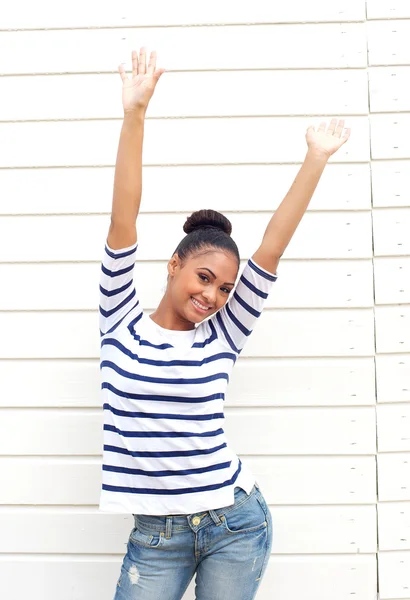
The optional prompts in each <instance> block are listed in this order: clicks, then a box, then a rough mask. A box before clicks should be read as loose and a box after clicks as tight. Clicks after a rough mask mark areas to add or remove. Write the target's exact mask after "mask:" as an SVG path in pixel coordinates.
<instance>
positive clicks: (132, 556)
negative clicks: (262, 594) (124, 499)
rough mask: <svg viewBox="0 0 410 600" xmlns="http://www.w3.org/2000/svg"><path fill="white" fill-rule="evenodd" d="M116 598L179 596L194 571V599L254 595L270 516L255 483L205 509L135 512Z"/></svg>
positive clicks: (247, 599)
mask: <svg viewBox="0 0 410 600" xmlns="http://www.w3.org/2000/svg"><path fill="white" fill-rule="evenodd" d="M134 519H135V527H134V529H133V530H132V531H131V534H130V537H129V540H128V546H127V553H126V555H125V557H124V560H123V563H122V567H121V575H120V578H119V580H118V583H117V588H116V593H115V597H114V600H181V598H182V596H183V595H184V593H185V590H186V589H187V587H188V585H189V583H190V581H191V579H192V578H193V576H194V575H195V573H196V588H195V597H196V598H197V600H252V599H253V598H255V594H256V591H257V589H258V587H259V584H260V581H261V579H262V576H263V574H264V572H265V569H266V566H267V563H268V560H269V555H270V550H271V545H272V519H271V514H270V511H269V508H268V506H267V504H266V502H265V500H264V498H263V496H262V493H261V491H260V490H259V488H258V487H257V486H255V487H254V488H253V490H252V491H251V493H250V494H249V495H247V494H246V492H245V491H244V490H242V489H241V488H235V503H234V504H232V506H227V507H225V508H221V509H217V510H210V511H209V512H205V513H196V514H192V515H186V516H185V515H183V516H181V515H179V516H169V517H167V516H158V517H157V516H148V515H134Z"/></svg>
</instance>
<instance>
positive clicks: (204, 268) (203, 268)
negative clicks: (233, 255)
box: [198, 267, 235, 285]
mask: <svg viewBox="0 0 410 600" xmlns="http://www.w3.org/2000/svg"><path fill="white" fill-rule="evenodd" d="M198 268H199V269H202V270H203V271H209V273H210V274H211V275H212V277H213V278H214V279H216V275H215V273H212V271H211V269H208V267H198ZM223 285H235V284H234V283H227V282H225V283H224V284H223Z"/></svg>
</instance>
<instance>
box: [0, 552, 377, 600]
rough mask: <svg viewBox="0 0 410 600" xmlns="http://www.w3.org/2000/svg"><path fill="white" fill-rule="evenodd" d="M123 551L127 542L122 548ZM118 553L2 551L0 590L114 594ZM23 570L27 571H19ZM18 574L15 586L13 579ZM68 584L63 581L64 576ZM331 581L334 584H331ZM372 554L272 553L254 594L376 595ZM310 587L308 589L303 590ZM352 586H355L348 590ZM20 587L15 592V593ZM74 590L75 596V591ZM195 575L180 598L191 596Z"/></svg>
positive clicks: (41, 596)
mask: <svg viewBox="0 0 410 600" xmlns="http://www.w3.org/2000/svg"><path fill="white" fill-rule="evenodd" d="M123 552H125V547H124V548H123ZM121 560H122V557H121V556H118V557H111V556H109V557H105V556H103V555H101V556H100V557H98V556H93V557H88V558H87V560H84V559H83V558H78V557H76V556H73V557H70V556H62V557H55V558H53V559H51V558H50V557H47V556H36V555H32V556H27V555H26V556H21V557H20V556H18V555H15V556H6V557H4V556H2V557H1V559H0V592H1V595H2V597H4V598H8V600H21V597H22V595H26V596H27V597H30V599H31V600H55V599H56V598H58V600H73V598H75V599H76V600H89V599H90V598H93V597H97V598H99V600H112V597H113V594H114V593H115V585H116V582H117V579H118V577H119V574H120V568H121ZM22 572H24V574H25V577H22V576H21V573H22ZM17 580H19V585H18V590H17V589H16V581H17ZM64 581H65V582H67V581H69V582H70V585H62V582H64ZM335 583H336V584H337V585H335ZM376 588H377V567H376V556H375V555H374V556H371V555H363V556H360V555H354V556H353V555H340V556H338V555H336V556H334V555H328V556H314V555H311V556H289V555H285V556H272V557H271V558H270V561H269V564H268V567H267V570H266V574H265V576H264V579H263V580H262V583H261V586H260V588H259V590H258V600H272V597H273V598H277V599H278V600H294V598H300V597H301V596H303V597H304V598H306V600H328V599H329V598H330V597H331V598H332V600H346V598H348V597H349V595H351V594H355V595H356V596H357V597H358V598H360V600H374V598H375V597H376V595H377V589H376ZM307 590H308V593H306V592H307ZM352 590H353V592H352ZM16 591H18V594H19V595H18V596H17V595H13V594H15V592H16ZM73 594H74V596H73ZM194 598H195V593H194V581H193V582H192V584H191V585H190V586H189V588H188V591H187V593H186V594H185V595H184V600H194Z"/></svg>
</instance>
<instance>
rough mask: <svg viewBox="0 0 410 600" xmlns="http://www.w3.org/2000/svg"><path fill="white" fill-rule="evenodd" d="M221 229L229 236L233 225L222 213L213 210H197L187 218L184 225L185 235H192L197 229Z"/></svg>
mask: <svg viewBox="0 0 410 600" xmlns="http://www.w3.org/2000/svg"><path fill="white" fill-rule="evenodd" d="M207 228H213V229H220V230H221V231H223V232H224V233H226V234H227V235H231V233H232V225H231V222H230V220H229V219H227V218H226V217H225V215H223V214H222V213H220V212H217V211H216V210H211V209H203V210H197V211H195V212H193V213H192V215H191V216H190V217H188V218H187V220H186V221H185V224H184V231H185V233H191V232H192V231H195V230H196V229H207Z"/></svg>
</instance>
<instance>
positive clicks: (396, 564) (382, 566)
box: [378, 552, 410, 600]
mask: <svg viewBox="0 0 410 600" xmlns="http://www.w3.org/2000/svg"><path fill="white" fill-rule="evenodd" d="M378 564H379V584H380V598H381V600H388V599H389V598H398V599H400V600H407V599H408V598H409V597H410V596H409V590H410V552H379V556H378Z"/></svg>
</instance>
